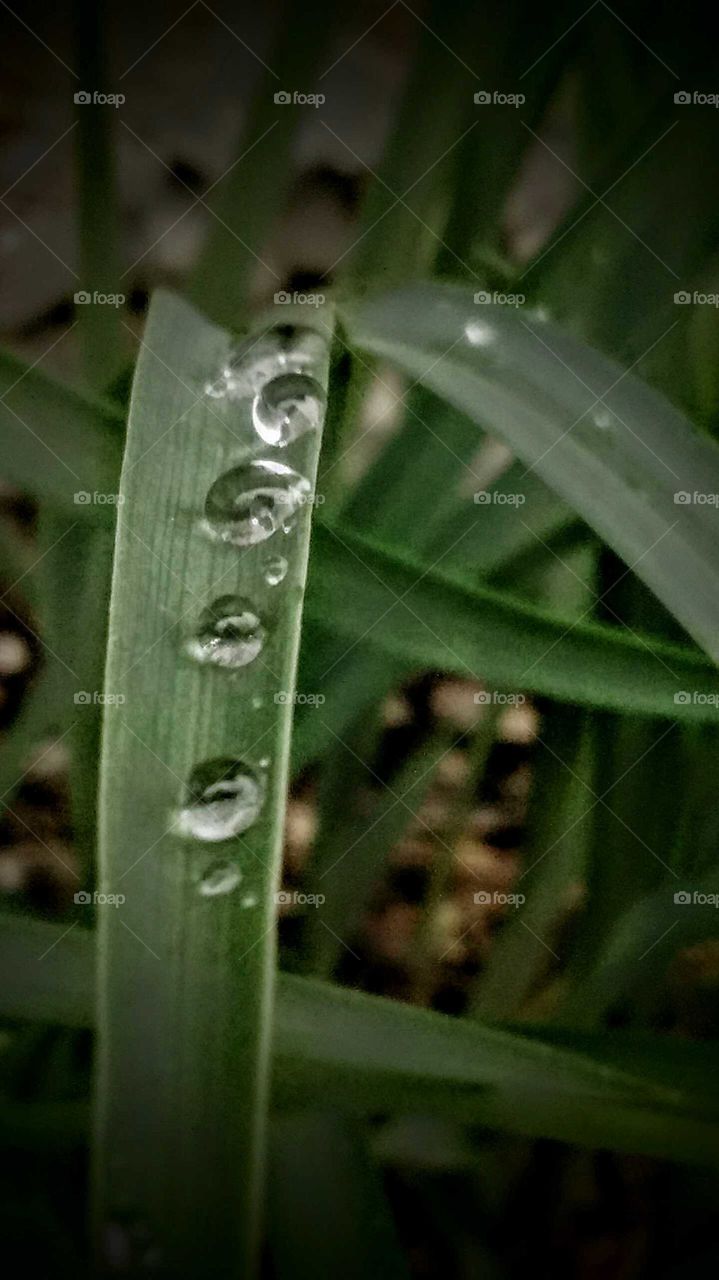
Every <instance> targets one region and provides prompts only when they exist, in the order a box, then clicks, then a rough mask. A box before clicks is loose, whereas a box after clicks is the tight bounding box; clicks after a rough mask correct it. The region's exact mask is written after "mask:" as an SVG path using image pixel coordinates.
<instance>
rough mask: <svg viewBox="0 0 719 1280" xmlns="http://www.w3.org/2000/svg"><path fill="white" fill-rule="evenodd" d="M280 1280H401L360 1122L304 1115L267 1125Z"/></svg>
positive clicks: (400, 1263) (403, 1271) (401, 1264)
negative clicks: (323, 1278)
mask: <svg viewBox="0 0 719 1280" xmlns="http://www.w3.org/2000/svg"><path fill="white" fill-rule="evenodd" d="M269 1216H270V1238H271V1248H272V1256H273V1260H274V1263H275V1268H276V1274H277V1280H316V1277H318V1276H336V1277H339V1276H342V1278H343V1280H375V1278H376V1280H403V1277H406V1276H408V1274H409V1273H408V1270H407V1264H406V1261H405V1259H404V1257H403V1254H402V1250H401V1248H400V1245H399V1241H398V1240H397V1233H396V1229H395V1226H394V1223H393V1221H392V1216H391V1213H390V1208H389V1205H388V1203H387V1199H386V1197H385V1194H384V1190H383V1187H382V1176H381V1173H380V1170H379V1169H378V1168H377V1167H376V1166H375V1165H374V1163H373V1161H372V1159H371V1157H370V1155H369V1152H368V1151H367V1149H366V1146H365V1143H364V1142H363V1141H362V1134H361V1130H360V1129H359V1126H357V1125H352V1124H351V1123H349V1122H348V1121H347V1120H346V1119H343V1118H342V1117H341V1116H335V1115H326V1114H323V1113H322V1112H315V1111H310V1112H302V1113H297V1114H290V1115H285V1116H280V1117H278V1118H277V1119H276V1120H275V1121H274V1123H273V1126H272V1142H271V1147H270V1175H269Z"/></svg>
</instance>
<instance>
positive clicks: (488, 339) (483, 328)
mask: <svg viewBox="0 0 719 1280" xmlns="http://www.w3.org/2000/svg"><path fill="white" fill-rule="evenodd" d="M464 336H465V338H466V339H467V342H468V343H469V345H470V346H471V347H489V346H491V345H492V343H493V342H494V339H495V333H494V329H493V328H492V327H491V325H488V324H485V323H484V322H483V321H481V320H470V322H469V324H466V325H465V326H464Z"/></svg>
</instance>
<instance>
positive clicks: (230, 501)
mask: <svg viewBox="0 0 719 1280" xmlns="http://www.w3.org/2000/svg"><path fill="white" fill-rule="evenodd" d="M310 491H311V486H310V483H309V481H308V480H306V479H305V477H304V476H301V475H299V474H298V472H296V471H293V470H292V469H291V467H285V466H283V465H282V463H281V462H270V461H264V460H263V461H257V462H249V463H247V464H246V465H244V466H240V467H233V468H232V470H231V471H226V472H225V474H224V475H222V476H220V478H219V480H216V481H215V483H214V484H213V485H212V488H211V489H210V491H209V493H208V495H207V498H206V500H205V519H206V525H205V528H206V529H207V530H208V531H209V532H210V533H211V534H212V535H213V536H214V537H216V538H219V539H221V541H223V542H231V543H233V544H234V546H236V547H249V546H252V545H253V544H254V543H256V542H264V540H265V538H269V537H271V536H272V534H273V533H275V532H276V531H277V530H278V529H280V528H281V527H282V526H283V524H285V523H286V522H287V520H288V519H291V518H292V516H294V515H295V514H296V512H297V510H298V508H299V507H300V505H301V504H302V502H303V500H304V499H305V497H306V496H307V495H308V494H309V493H310Z"/></svg>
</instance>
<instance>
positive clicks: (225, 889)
mask: <svg viewBox="0 0 719 1280" xmlns="http://www.w3.org/2000/svg"><path fill="white" fill-rule="evenodd" d="M241 883H242V872H241V871H240V868H239V867H238V866H236V865H235V863H234V862H216V863H215V864H214V866H212V867H210V869H209V870H208V871H207V873H206V874H205V875H204V876H203V877H202V879H201V881H200V883H199V885H198V889H199V891H200V893H201V895H202V897H203V898H218V897H221V896H222V894H225V893H232V890H233V889H236V888H237V886H238V884H241Z"/></svg>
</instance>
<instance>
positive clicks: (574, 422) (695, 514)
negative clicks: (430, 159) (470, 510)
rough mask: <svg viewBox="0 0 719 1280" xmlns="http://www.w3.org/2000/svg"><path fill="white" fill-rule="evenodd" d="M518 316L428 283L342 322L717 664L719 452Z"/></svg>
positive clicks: (677, 418)
mask: <svg viewBox="0 0 719 1280" xmlns="http://www.w3.org/2000/svg"><path fill="white" fill-rule="evenodd" d="M510 310H511V309H510V308H509V307H506V306H501V305H495V304H492V303H489V304H485V305H483V306H480V307H477V306H475V305H474V303H473V301H472V292H471V290H470V289H469V288H465V287H452V286H446V285H444V286H443V285H434V284H422V285H415V286H412V287H408V288H405V289H403V290H397V291H395V292H393V293H390V294H386V295H383V296H376V297H374V298H371V299H368V300H366V301H365V302H362V303H359V304H357V305H356V306H354V307H348V308H347V314H346V322H347V327H348V330H349V332H350V335H351V337H352V340H353V341H354V342H355V343H356V344H357V345H358V346H359V347H360V348H362V349H364V350H366V351H369V352H370V353H372V354H374V355H379V356H383V357H384V358H385V359H387V360H390V361H392V362H394V363H396V364H398V365H399V366H400V367H401V368H403V369H404V370H405V371H406V372H407V373H410V374H411V375H413V376H414V377H416V378H419V379H420V380H422V381H423V382H426V384H427V385H428V386H430V387H432V388H433V390H434V391H436V392H437V393H438V394H440V395H444V396H445V397H446V398H447V399H448V400H449V401H450V403H452V404H454V405H455V406H456V407H457V408H458V409H461V410H462V411H463V412H465V413H467V414H469V415H470V416H471V417H473V418H474V420H475V421H476V422H478V423H479V424H480V425H481V426H483V427H484V428H485V429H489V430H493V431H496V433H497V434H498V435H500V436H501V437H502V438H503V439H504V440H505V442H506V443H507V444H508V445H509V446H510V447H511V448H512V449H513V450H514V451H515V452H516V453H517V455H518V456H519V457H520V458H521V459H522V460H523V461H524V462H525V463H526V464H527V466H528V467H529V468H531V469H534V470H536V471H537V473H538V474H539V475H540V476H541V477H542V478H543V479H544V480H546V482H547V483H548V484H549V485H551V487H552V488H554V489H555V490H556V491H557V492H558V493H559V494H560V495H561V496H562V498H564V499H565V501H566V502H568V503H569V504H570V505H571V506H573V507H574V509H575V510H576V511H577V512H578V513H579V514H580V515H581V516H582V517H583V518H584V519H585V520H586V521H587V523H588V524H590V525H591V526H592V528H594V529H595V530H596V532H597V533H599V535H600V536H601V537H602V538H604V539H605V541H606V542H607V543H608V544H609V546H611V547H613V548H614V550H615V551H616V552H617V553H618V554H619V555H620V556H621V557H622V559H623V560H624V561H625V562H626V563H627V564H628V565H629V566H630V567H632V568H634V570H635V572H636V573H637V574H638V575H639V576H640V577H641V578H642V579H643V580H644V581H645V582H646V583H647V584H648V586H649V587H651V589H652V590H653V591H654V592H655V593H656V595H657V596H658V597H659V599H660V600H661V601H662V602H663V603H664V604H665V605H666V607H667V608H668V609H669V610H670V612H672V613H673V614H674V615H675V617H677V618H678V619H679V621H680V622H681V623H682V624H683V626H684V627H685V628H686V630H687V631H688V632H689V634H690V635H691V636H693V638H694V639H695V640H696V641H697V642H698V643H699V644H701V645H702V646H703V647H704V648H705V649H706V651H707V652H708V653H709V654H710V655H711V656H712V657H713V658H714V659H715V660H717V659H719V554H718V553H717V540H716V508H715V506H714V505H713V500H716V495H717V494H719V450H718V449H717V448H716V446H715V445H713V444H712V443H711V442H710V441H709V440H707V439H706V438H705V437H702V436H699V434H698V433H697V432H696V431H695V430H693V429H692V427H691V425H690V423H689V422H688V421H687V420H686V419H685V418H683V417H682V415H681V414H680V413H678V412H677V411H676V410H675V409H674V408H673V407H672V406H671V405H670V404H669V402H668V401H666V400H664V399H663V397H662V396H660V395H659V394H657V393H656V392H654V391H652V390H651V389H650V388H649V387H647V386H645V385H644V384H643V383H642V382H641V381H640V380H639V379H638V378H636V377H634V376H633V375H632V374H631V373H630V372H628V371H627V370H624V369H621V368H620V367H619V366H618V365H616V364H614V363H613V362H612V361H610V360H608V359H606V358H605V357H604V356H602V355H600V354H599V353H598V352H596V351H594V350H592V349H591V348H589V347H587V346H584V345H583V344H582V343H580V342H578V341H577V340H576V339H574V338H571V337H569V336H568V335H567V334H565V333H562V332H560V331H559V330H558V329H555V328H553V327H551V326H549V325H547V324H546V323H544V322H542V321H541V320H539V319H538V318H537V317H536V316H535V317H532V316H527V318H524V317H522V316H521V315H518V314H509V313H510ZM676 495H679V496H678V498H677V496H676ZM517 518H518V519H519V518H521V509H520V510H519V512H518V517H517Z"/></svg>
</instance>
